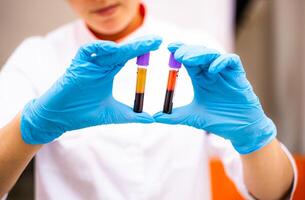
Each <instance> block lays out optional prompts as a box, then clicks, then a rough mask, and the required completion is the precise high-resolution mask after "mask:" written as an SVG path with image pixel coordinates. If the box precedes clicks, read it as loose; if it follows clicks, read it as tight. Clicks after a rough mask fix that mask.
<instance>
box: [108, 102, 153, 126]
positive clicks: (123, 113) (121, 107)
mask: <svg viewBox="0 0 305 200" xmlns="http://www.w3.org/2000/svg"><path fill="white" fill-rule="evenodd" d="M113 107H114V109H115V110H116V112H117V114H116V117H115V118H114V121H115V123H144V124H148V123H153V122H155V120H154V118H153V117H152V116H150V115H149V114H147V113H145V112H142V113H136V112H134V111H133V109H132V108H131V107H129V106H127V105H125V104H123V103H121V102H119V101H116V100H115V104H114V106H113Z"/></svg>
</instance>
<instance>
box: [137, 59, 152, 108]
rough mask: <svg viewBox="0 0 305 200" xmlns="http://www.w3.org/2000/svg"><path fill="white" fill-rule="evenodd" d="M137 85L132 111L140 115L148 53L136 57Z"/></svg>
mask: <svg viewBox="0 0 305 200" xmlns="http://www.w3.org/2000/svg"><path fill="white" fill-rule="evenodd" d="M137 65H138V70H137V84H136V95H135V100H134V106H133V111H134V112H137V113H141V112H142V110H143V103H144V92H145V82H146V71H147V66H148V65H149V53H147V54H144V55H141V56H138V57H137Z"/></svg>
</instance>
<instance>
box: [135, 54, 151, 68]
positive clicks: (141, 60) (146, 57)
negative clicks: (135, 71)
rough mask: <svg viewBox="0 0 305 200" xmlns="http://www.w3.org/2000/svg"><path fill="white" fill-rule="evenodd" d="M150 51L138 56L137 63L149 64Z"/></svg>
mask: <svg viewBox="0 0 305 200" xmlns="http://www.w3.org/2000/svg"><path fill="white" fill-rule="evenodd" d="M149 55H150V54H149V53H146V54H143V55H141V56H138V57H137V65H141V66H148V65H149Z"/></svg>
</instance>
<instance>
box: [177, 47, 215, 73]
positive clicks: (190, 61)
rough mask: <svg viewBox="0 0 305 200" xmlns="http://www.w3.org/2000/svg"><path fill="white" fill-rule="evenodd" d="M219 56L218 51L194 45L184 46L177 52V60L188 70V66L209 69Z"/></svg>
mask: <svg viewBox="0 0 305 200" xmlns="http://www.w3.org/2000/svg"><path fill="white" fill-rule="evenodd" d="M219 55H220V53H219V52H218V51H217V50H214V49H209V48H206V47H204V46H192V45H183V46H181V47H180V48H178V49H177V50H176V52H175V58H176V59H177V60H178V61H179V62H181V63H182V64H183V65H184V66H186V68H187V67H188V66H200V67H203V68H207V67H208V65H209V64H210V63H212V62H213V61H214V60H215V59H216V58H217V57H219Z"/></svg>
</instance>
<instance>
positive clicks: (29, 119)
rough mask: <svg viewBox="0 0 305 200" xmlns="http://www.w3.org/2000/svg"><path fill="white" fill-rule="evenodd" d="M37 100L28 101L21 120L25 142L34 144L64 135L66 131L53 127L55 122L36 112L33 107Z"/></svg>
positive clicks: (47, 141) (43, 142)
mask: <svg viewBox="0 0 305 200" xmlns="http://www.w3.org/2000/svg"><path fill="white" fill-rule="evenodd" d="M35 102H36V100H31V101H30V102H28V103H27V104H26V105H25V107H24V109H23V111H22V114H21V120H20V129H21V136H22V139H23V140H24V142H25V143H27V144H33V145H34V144H45V143H49V142H51V141H53V140H54V139H55V138H57V137H59V136H60V135H62V134H63V132H64V131H59V129H58V128H52V127H54V123H53V122H51V121H48V120H46V119H45V118H43V117H42V116H39V115H38V114H37V113H35V112H34V109H32V107H33V105H34V104H35ZM43 127H48V128H47V129H46V128H43ZM50 130H52V131H50Z"/></svg>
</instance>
